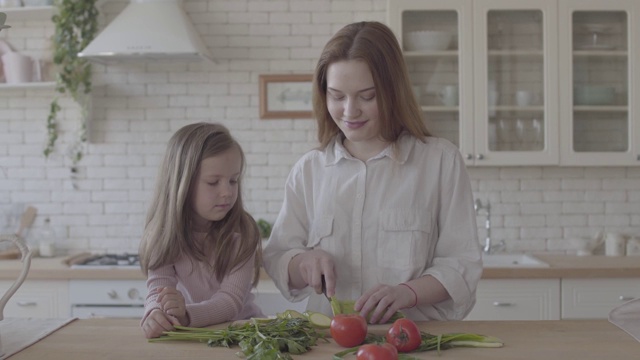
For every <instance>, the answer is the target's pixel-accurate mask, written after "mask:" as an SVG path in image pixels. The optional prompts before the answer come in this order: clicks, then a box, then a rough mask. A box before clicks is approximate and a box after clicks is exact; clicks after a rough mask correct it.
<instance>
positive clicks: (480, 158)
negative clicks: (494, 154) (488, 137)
mask: <svg viewBox="0 0 640 360" xmlns="http://www.w3.org/2000/svg"><path fill="white" fill-rule="evenodd" d="M476 159H478V160H483V159H484V155H482V154H478V155H476Z"/></svg>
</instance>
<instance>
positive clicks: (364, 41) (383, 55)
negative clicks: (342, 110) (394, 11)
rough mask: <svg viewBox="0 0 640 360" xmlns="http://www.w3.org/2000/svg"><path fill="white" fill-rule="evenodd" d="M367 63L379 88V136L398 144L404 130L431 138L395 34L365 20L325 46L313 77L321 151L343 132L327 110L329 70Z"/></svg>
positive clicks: (350, 25)
mask: <svg viewBox="0 0 640 360" xmlns="http://www.w3.org/2000/svg"><path fill="white" fill-rule="evenodd" d="M343 60H360V61H363V62H365V63H366V64H367V66H368V67H369V70H370V71H371V76H372V77H373V82H374V85H375V88H376V99H377V100H376V101H377V102H378V111H379V116H380V123H381V124H380V136H381V137H382V140H384V141H387V142H395V141H396V140H397V139H398V137H399V136H400V134H401V133H402V132H403V131H408V132H409V133H411V134H412V135H414V136H416V137H418V138H420V139H422V138H424V137H427V136H430V133H429V131H428V130H427V127H426V126H425V124H424V122H423V120H422V111H421V109H420V106H418V102H417V101H416V99H415V96H414V95H413V90H412V89H411V81H410V80H409V75H408V72H407V66H406V64H405V61H404V57H403V55H402V50H401V49H400V45H399V44H398V40H396V37H395V35H393V31H391V29H389V27H388V26H386V25H384V24H382V23H380V22H376V21H362V22H357V23H352V24H349V25H347V26H345V27H343V28H342V29H340V30H339V31H338V32H337V33H336V34H335V35H334V36H333V37H332V38H331V39H330V40H329V41H328V42H327V44H326V45H325V47H324V49H323V50H322V53H321V54H320V59H319V60H318V63H317V65H316V70H315V73H314V77H313V112H314V115H315V117H316V121H317V122H318V141H319V142H320V148H321V149H324V148H326V147H327V145H328V144H329V142H330V141H331V140H332V139H333V138H334V137H335V135H337V134H338V133H339V132H340V128H338V125H336V123H335V121H334V120H333V118H332V117H331V114H329V110H328V109H327V70H328V69H329V66H330V65H331V64H333V63H335V62H337V61H343Z"/></svg>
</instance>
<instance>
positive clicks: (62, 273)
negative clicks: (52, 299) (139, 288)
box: [0, 257, 146, 280]
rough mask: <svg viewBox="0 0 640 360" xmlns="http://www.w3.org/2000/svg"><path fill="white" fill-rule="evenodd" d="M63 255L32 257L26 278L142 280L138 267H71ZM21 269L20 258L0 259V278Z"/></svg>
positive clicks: (9, 277) (7, 276)
mask: <svg viewBox="0 0 640 360" xmlns="http://www.w3.org/2000/svg"><path fill="white" fill-rule="evenodd" d="M64 259H65V258H64V257H55V258H33V259H31V268H30V269H29V275H28V276H27V280H72V279H73V280H82V279H93V280H144V279H146V277H145V276H144V275H143V274H142V271H141V270H140V269H122V268H120V269H72V268H70V267H69V266H68V265H67V264H65V263H64ZM20 269H22V262H20V260H1V261H0V280H3V279H6V280H15V279H16V278H17V277H18V275H19V274H20Z"/></svg>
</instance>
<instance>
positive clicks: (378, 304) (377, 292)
mask: <svg viewBox="0 0 640 360" xmlns="http://www.w3.org/2000/svg"><path fill="white" fill-rule="evenodd" d="M415 304H416V295H415V293H414V292H413V291H412V290H411V289H410V288H408V287H407V286H404V285H396V286H391V285H385V284H378V285H376V286H374V287H373V288H371V289H369V290H367V291H366V292H365V293H364V294H362V296H360V298H359V299H358V301H356V303H355V306H354V308H355V310H356V311H359V312H360V315H362V316H364V317H365V318H367V314H369V312H371V311H373V313H372V314H371V318H370V319H369V323H371V324H384V323H386V322H387V321H389V319H390V318H391V316H393V314H394V313H395V312H396V311H398V310H401V309H406V308H409V307H413V306H414V305H415Z"/></svg>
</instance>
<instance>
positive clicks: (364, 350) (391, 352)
mask: <svg viewBox="0 0 640 360" xmlns="http://www.w3.org/2000/svg"><path fill="white" fill-rule="evenodd" d="M356 359H357V360H396V359H398V350H396V348H395V347H393V345H391V344H389V343H386V344H382V345H376V344H367V345H362V346H360V349H358V353H357V354H356Z"/></svg>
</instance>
